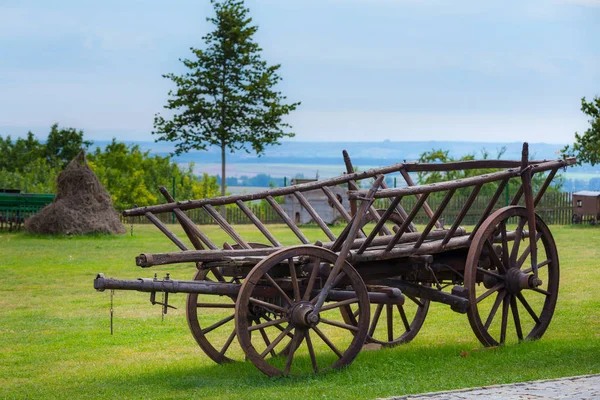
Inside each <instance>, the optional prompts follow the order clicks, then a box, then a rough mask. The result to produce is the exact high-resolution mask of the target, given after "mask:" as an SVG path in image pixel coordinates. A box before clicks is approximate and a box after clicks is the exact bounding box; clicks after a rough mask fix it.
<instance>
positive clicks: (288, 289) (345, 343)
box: [235, 245, 369, 376]
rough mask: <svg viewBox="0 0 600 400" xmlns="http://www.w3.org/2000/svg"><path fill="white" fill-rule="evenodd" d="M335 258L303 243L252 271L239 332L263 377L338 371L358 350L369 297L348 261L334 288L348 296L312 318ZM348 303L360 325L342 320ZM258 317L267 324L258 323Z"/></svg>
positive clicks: (240, 306) (240, 302) (240, 304)
mask: <svg viewBox="0 0 600 400" xmlns="http://www.w3.org/2000/svg"><path fill="white" fill-rule="evenodd" d="M336 259H337V255H336V254H335V253H333V252H331V251H329V250H326V249H324V248H320V247H315V246H309V245H301V246H295V247H289V248H285V249H283V250H280V251H279V252H277V253H274V254H272V255H271V256H269V257H268V258H265V259H264V260H263V261H261V262H260V263H259V264H257V265H256V266H255V267H254V268H253V269H252V271H250V272H249V273H248V275H247V277H246V280H245V281H244V284H243V285H242V289H241V290H240V294H239V296H238V299H237V302H236V308H235V311H236V312H235V323H236V330H237V335H238V340H239V342H240V345H241V347H242V349H243V350H244V352H245V353H246V356H247V357H248V359H249V360H250V361H252V363H253V364H254V365H255V366H256V367H257V368H258V369H260V370H261V371H262V372H264V373H265V374H267V375H270V376H275V375H305V374H311V373H318V372H322V371H325V370H328V369H333V368H340V367H343V366H346V365H348V364H350V363H351V362H352V361H353V360H354V358H355V357H356V356H357V355H358V353H359V352H360V350H361V348H362V345H363V343H364V341H365V337H366V335H367V328H368V326H369V297H368V293H367V289H366V287H365V284H364V282H363V281H362V279H361V277H360V275H359V274H358V273H357V272H356V270H355V269H354V268H353V267H352V266H351V265H350V264H349V263H347V262H346V263H345V264H343V265H342V269H341V272H340V274H339V275H338V277H337V279H335V280H334V288H335V289H337V290H343V291H346V293H349V294H350V296H349V297H348V298H346V299H344V300H339V301H330V300H329V299H328V300H326V302H325V303H324V305H323V307H322V309H321V311H320V312H319V314H318V316H317V315H314V314H313V310H314V306H315V304H316V302H317V295H318V293H319V292H320V289H321V288H322V286H323V284H324V283H325V281H326V280H327V278H328V276H329V274H330V273H331V269H332V267H333V265H334V264H335V261H336ZM348 304H354V305H355V306H356V307H357V308H358V309H359V313H358V316H357V325H349V324H347V323H345V322H344V321H343V319H342V318H341V315H340V312H339V309H340V307H343V306H345V305H348ZM311 316H313V317H315V318H311ZM256 317H263V318H268V319H269V321H267V322H263V323H260V322H259V321H258V320H257V318H256Z"/></svg>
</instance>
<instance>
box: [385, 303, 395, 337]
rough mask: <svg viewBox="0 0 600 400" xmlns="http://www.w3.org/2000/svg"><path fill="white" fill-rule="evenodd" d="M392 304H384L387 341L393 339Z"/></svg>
mask: <svg viewBox="0 0 600 400" xmlns="http://www.w3.org/2000/svg"><path fill="white" fill-rule="evenodd" d="M393 311H394V309H393V305H392V304H386V305H385V312H386V314H387V334H388V341H390V342H391V341H393V340H394V315H393Z"/></svg>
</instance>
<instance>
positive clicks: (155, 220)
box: [146, 212, 188, 251]
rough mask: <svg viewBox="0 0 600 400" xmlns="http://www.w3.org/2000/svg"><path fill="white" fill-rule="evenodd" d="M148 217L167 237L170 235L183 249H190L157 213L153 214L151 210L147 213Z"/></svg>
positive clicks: (172, 240)
mask: <svg viewBox="0 0 600 400" xmlns="http://www.w3.org/2000/svg"><path fill="white" fill-rule="evenodd" d="M146 218H148V220H149V221H150V222H152V223H153V224H154V226H156V227H157V228H158V229H159V230H160V231H161V232H162V233H164V234H165V236H166V237H168V238H169V239H170V240H171V242H173V243H175V245H176V246H177V247H179V248H180V249H181V250H183V251H186V250H188V248H187V246H186V245H185V244H184V243H183V242H182V241H181V239H179V238H178V237H177V235H175V234H174V233H173V232H171V231H170V230H169V228H167V227H166V225H165V224H163V223H162V222H161V221H160V220H159V219H158V218H157V217H156V215H154V214H152V213H151V212H147V213H146Z"/></svg>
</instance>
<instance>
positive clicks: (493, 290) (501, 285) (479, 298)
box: [477, 282, 504, 303]
mask: <svg viewBox="0 0 600 400" xmlns="http://www.w3.org/2000/svg"><path fill="white" fill-rule="evenodd" d="M503 287H504V283H502V282H501V283H497V284H496V285H494V287H492V288H491V289H489V290H487V291H486V292H484V293H483V294H482V295H481V296H479V297H478V298H477V303H480V302H482V301H483V300H484V299H486V298H487V297H488V296H489V295H490V294H492V293H494V292H497V291H498V290H500V289H502V288H503Z"/></svg>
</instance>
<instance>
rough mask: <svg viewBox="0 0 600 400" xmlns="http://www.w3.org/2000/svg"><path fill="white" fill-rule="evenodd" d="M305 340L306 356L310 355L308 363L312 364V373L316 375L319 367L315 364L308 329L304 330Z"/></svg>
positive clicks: (315, 359) (315, 360)
mask: <svg viewBox="0 0 600 400" xmlns="http://www.w3.org/2000/svg"><path fill="white" fill-rule="evenodd" d="M305 338H306V347H308V354H309V355H310V362H311V364H312V368H313V371H314V372H315V373H317V372H319V366H318V364H317V357H316V356H315V349H314V347H313V345H312V340H311V339H310V329H307V330H306V333H305Z"/></svg>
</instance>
